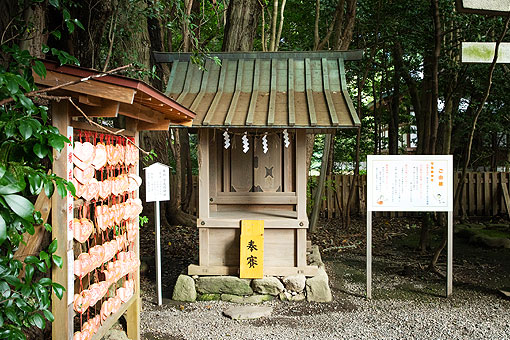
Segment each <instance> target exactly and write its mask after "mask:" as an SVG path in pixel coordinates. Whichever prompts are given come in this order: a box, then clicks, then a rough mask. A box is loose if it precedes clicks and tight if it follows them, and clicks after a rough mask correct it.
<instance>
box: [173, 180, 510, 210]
mask: <svg viewBox="0 0 510 340" xmlns="http://www.w3.org/2000/svg"><path fill="white" fill-rule="evenodd" d="M352 176H353V175H340V174H334V175H328V176H327V177H326V182H325V190H324V191H323V192H324V194H323V201H322V203H321V204H322V205H321V217H325V218H328V219H331V218H338V217H341V216H342V208H343V207H344V205H345V204H346V202H347V199H348V197H349V190H350V186H351V182H352ZM456 176H457V179H456V181H455V182H454V192H455V190H456V189H457V186H458V181H459V180H460V177H461V173H460V172H458V173H457V174H456ZM315 183H317V178H316V177H313V176H312V177H310V179H309V185H310V184H311V186H312V187H314V186H315ZM464 183H465V186H464V193H463V195H462V199H461V201H460V202H459V204H458V205H457V206H456V207H455V215H459V213H461V212H462V210H460V209H463V210H464V211H465V212H466V214H467V216H494V215H505V216H507V215H508V212H507V208H506V203H505V198H504V192H503V190H502V186H501V183H503V185H505V186H506V188H507V192H510V173H506V172H469V173H468V176H467V178H466V180H465V182H464ZM196 184H197V178H196V176H194V177H193V194H192V198H191V203H190V213H192V214H196V213H197V202H198V190H197V185H196ZM171 185H172V188H175V185H176V184H175V179H174V178H172V181H171ZM366 195H367V177H366V176H365V175H361V176H360V180H359V181H357V183H356V190H355V192H354V196H353V198H352V206H351V215H356V214H362V215H364V214H365V213H366ZM309 197H310V196H309ZM311 197H313V195H312V196H311ZM308 204H310V202H308ZM509 204H510V202H509ZM415 214H416V213H403V212H388V213H382V212H378V213H376V216H388V217H399V216H407V215H415Z"/></svg>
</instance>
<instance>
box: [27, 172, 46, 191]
mask: <svg viewBox="0 0 510 340" xmlns="http://www.w3.org/2000/svg"><path fill="white" fill-rule="evenodd" d="M27 177H28V184H29V185H30V192H31V193H32V194H33V195H39V193H40V192H41V190H42V188H43V181H42V178H41V176H40V175H39V174H38V173H30V174H28V176H27Z"/></svg>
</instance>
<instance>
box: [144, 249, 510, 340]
mask: <svg viewBox="0 0 510 340" xmlns="http://www.w3.org/2000/svg"><path fill="white" fill-rule="evenodd" d="M355 257H356V256H354V258H355ZM326 266H327V269H328V272H329V273H330V279H331V286H332V288H333V295H334V301H333V302H332V303H329V304H318V303H312V304H310V303H306V302H300V303H284V302H279V301H271V302H268V303H265V306H272V307H274V310H273V313H272V315H271V316H270V317H268V318H263V319H258V320H250V321H234V320H230V319H228V318H226V317H224V316H223V315H222V312H223V311H224V310H225V309H227V308H229V307H231V306H233V304H231V303H226V302H221V301H219V302H196V303H190V304H181V303H177V302H174V301H171V300H166V301H165V304H164V305H163V306H161V307H158V306H156V305H155V304H154V303H153V302H152V301H153V296H154V287H153V285H152V283H150V281H148V280H144V281H143V285H142V286H143V291H144V300H145V301H144V310H143V312H142V335H143V337H142V338H143V339H147V340H154V339H278V340H281V339H463V340H464V339H510V318H509V317H508V316H509V312H510V301H508V300H506V299H504V298H502V297H501V296H499V295H497V294H496V293H494V292H477V291H476V290H474V289H473V288H472V287H468V288H456V289H455V291H454V296H453V297H451V298H450V299H445V298H443V297H440V296H438V295H437V294H435V293H431V292H432V291H433V290H432V288H431V287H434V284H430V283H427V284H425V285H424V284H423V283H422V282H420V281H419V280H414V279H412V278H407V277H402V276H392V275H384V276H383V275H379V276H378V275H377V274H376V275H375V277H374V285H375V286H376V287H377V288H376V291H375V295H376V298H375V299H374V300H373V301H366V300H365V299H364V298H363V297H362V295H361V294H362V293H363V291H364V284H362V283H361V282H356V279H355V276H356V275H353V274H352V273H351V274H349V273H347V272H345V271H343V269H340V271H343V273H344V274H345V275H344V276H343V277H344V279H343V280H340V279H339V277H338V273H337V270H338V268H337V269H336V270H335V269H334V267H335V263H334V262H331V261H328V262H326ZM342 266H343V264H342ZM342 268H343V267H342ZM339 281H341V282H339ZM388 292H389V294H387V293H388ZM392 293H395V294H392ZM377 295H379V296H377Z"/></svg>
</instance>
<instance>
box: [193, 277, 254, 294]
mask: <svg viewBox="0 0 510 340" xmlns="http://www.w3.org/2000/svg"><path fill="white" fill-rule="evenodd" d="M250 282H251V280H244V279H240V278H238V277H235V276H202V277H199V278H198V279H197V281H196V289H197V291H198V292H199V293H201V294H233V295H240V296H244V295H252V294H253V289H251V287H250Z"/></svg>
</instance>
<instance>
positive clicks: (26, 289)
mask: <svg viewBox="0 0 510 340" xmlns="http://www.w3.org/2000/svg"><path fill="white" fill-rule="evenodd" d="M25 279H26V275H25ZM31 293H32V287H30V284H26V285H24V286H23V288H21V295H23V296H24V297H28V296H30V294H31Z"/></svg>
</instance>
